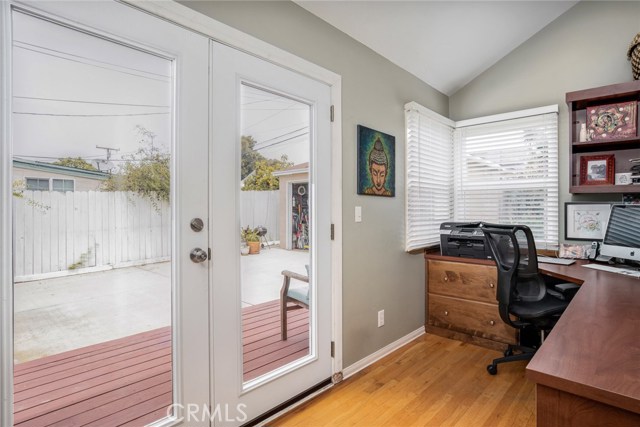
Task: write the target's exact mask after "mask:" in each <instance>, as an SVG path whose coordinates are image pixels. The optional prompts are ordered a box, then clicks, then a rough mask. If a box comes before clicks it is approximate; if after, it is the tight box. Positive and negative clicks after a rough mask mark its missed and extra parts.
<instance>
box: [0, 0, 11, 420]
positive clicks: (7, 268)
mask: <svg viewBox="0 0 640 427" xmlns="http://www.w3.org/2000/svg"><path fill="white" fill-rule="evenodd" d="M3 3H4V2H3ZM10 19H11V13H10V8H9V5H8V4H0V59H1V60H2V67H1V68H2V73H1V74H2V76H1V77H0V79H1V80H0V138H2V139H1V140H0V141H10V140H11V139H10V137H11V129H10V122H11V117H10V114H11V66H10V60H9V59H10V57H11V46H10V45H9V41H10V40H11V22H10ZM10 145H11V144H0V159H10V158H11V154H12V153H11V147H10ZM5 163H8V162H0V201H1V202H2V203H0V205H2V206H5V208H4V209H0V254H1V255H0V313H1V314H0V414H1V415H0V425H3V426H5V425H11V424H10V423H11V421H12V417H13V408H12V406H11V405H10V403H11V402H12V401H13V400H12V396H13V310H12V306H13V286H11V284H12V283H13V266H12V264H13V263H12V255H11V253H12V243H11V239H12V236H11V215H10V212H9V209H7V206H10V205H7V204H6V203H5V202H6V201H11V191H10V188H11V179H10V178H11V169H10V168H8V167H4V166H3V165H4V164H5Z"/></svg>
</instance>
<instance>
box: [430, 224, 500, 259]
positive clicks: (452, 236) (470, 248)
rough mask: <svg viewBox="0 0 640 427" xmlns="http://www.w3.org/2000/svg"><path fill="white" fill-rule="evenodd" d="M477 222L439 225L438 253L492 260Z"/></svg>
mask: <svg viewBox="0 0 640 427" xmlns="http://www.w3.org/2000/svg"><path fill="white" fill-rule="evenodd" d="M480 224H481V223H479V222H475V223H468V222H443V223H442V224H440V253H441V254H442V255H446V256H455V257H465V258H480V259H493V256H492V255H491V249H489V245H488V244H487V242H486V240H485V237H484V233H483V232H482V228H481V227H480Z"/></svg>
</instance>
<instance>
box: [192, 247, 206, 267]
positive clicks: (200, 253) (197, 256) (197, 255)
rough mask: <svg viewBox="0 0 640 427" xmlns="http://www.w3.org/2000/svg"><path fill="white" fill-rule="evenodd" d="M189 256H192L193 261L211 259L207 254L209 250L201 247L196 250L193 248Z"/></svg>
mask: <svg viewBox="0 0 640 427" xmlns="http://www.w3.org/2000/svg"><path fill="white" fill-rule="evenodd" d="M189 257H190V258H191V261H193V262H195V263H200V262H205V261H206V260H208V259H209V255H208V254H207V251H205V250H202V249H200V248H195V249H194V250H192V251H191V253H190V254H189Z"/></svg>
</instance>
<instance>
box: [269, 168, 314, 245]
mask: <svg viewBox="0 0 640 427" xmlns="http://www.w3.org/2000/svg"><path fill="white" fill-rule="evenodd" d="M273 176H277V177H278V178H279V180H280V212H279V213H278V220H279V221H280V236H279V238H280V247H281V248H283V249H309V223H308V220H309V162H306V163H300V164H298V165H293V166H289V167H288V168H286V169H283V170H280V171H276V172H273Z"/></svg>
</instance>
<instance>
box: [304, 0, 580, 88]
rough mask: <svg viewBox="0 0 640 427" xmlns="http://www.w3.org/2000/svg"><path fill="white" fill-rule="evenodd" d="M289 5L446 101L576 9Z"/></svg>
mask: <svg viewBox="0 0 640 427" xmlns="http://www.w3.org/2000/svg"><path fill="white" fill-rule="evenodd" d="M294 1H295V2H296V3H297V4H298V5H300V6H302V7H303V8H305V9H306V10H308V11H309V12H311V13H313V14H314V15H316V16H318V17H319V18H321V19H323V20H324V21H326V22H328V23H329V24H331V25H333V26H334V27H336V28H338V29H339V30H341V31H342V32H344V33H346V34H348V35H349V36H351V37H353V38H354V39H356V40H358V41H359V42H361V43H362V44H364V45H365V46H368V47H369V48H371V49H372V50H374V51H375V52H377V53H379V54H380V55H382V56H384V57H386V58H387V59H389V60H390V61H391V62H393V63H395V64H396V65H398V66H399V67H401V68H403V69H405V70H407V71H408V72H410V73H412V74H413V75H415V76H417V77H418V78H420V79H421V80H423V81H424V82H426V83H428V84H429V85H431V86H432V87H434V88H436V89H437V90H439V91H440V92H442V93H444V94H446V95H452V94H454V93H455V92H456V91H457V90H458V89H460V88H462V87H464V86H465V85H466V84H467V83H469V82H470V81H471V80H473V79H474V78H475V77H477V76H478V75H480V74H481V73H482V72H483V71H485V70H486V69H488V68H489V67H491V66H492V65H493V64H495V63H496V62H497V61H499V60H500V59H501V58H503V57H504V56H505V55H507V54H508V53H509V52H511V51H512V50H513V49H515V48H516V47H518V46H519V45H520V44H522V43H523V42H524V41H526V40H527V39H529V38H530V37H531V36H533V35H534V34H535V33H537V32H538V31H540V30H541V29H542V28H544V27H545V26H546V25H547V24H549V23H550V22H551V21H553V20H554V19H556V18H557V17H558V16H560V15H561V14H563V13H564V12H566V11H567V10H568V9H569V8H571V7H572V6H573V5H575V4H576V3H577V1H516V0H512V1H425V0H423V1H402V0H395V1H366V0H359V1H326V0H325V1H307V0H294Z"/></svg>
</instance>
